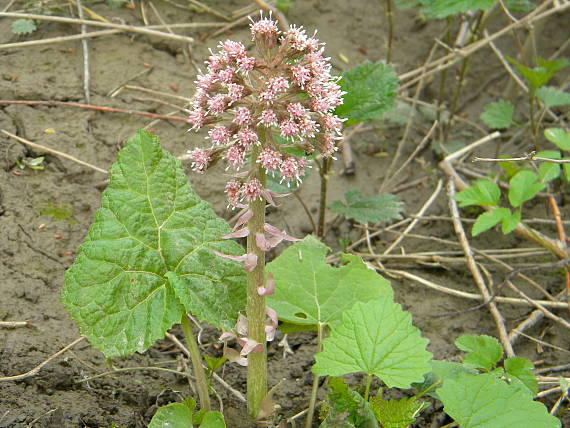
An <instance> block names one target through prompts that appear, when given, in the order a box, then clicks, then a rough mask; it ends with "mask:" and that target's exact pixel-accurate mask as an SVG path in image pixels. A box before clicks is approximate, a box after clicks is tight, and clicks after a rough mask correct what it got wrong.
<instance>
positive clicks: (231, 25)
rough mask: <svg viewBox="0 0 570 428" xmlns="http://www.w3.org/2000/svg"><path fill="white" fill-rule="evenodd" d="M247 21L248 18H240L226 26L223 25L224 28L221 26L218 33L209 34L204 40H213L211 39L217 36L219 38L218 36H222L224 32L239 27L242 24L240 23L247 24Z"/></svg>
mask: <svg viewBox="0 0 570 428" xmlns="http://www.w3.org/2000/svg"><path fill="white" fill-rule="evenodd" d="M247 21H248V17H247V16H242V17H241V18H239V19H236V20H235V21H233V22H230V23H229V24H227V25H224V26H223V27H222V28H220V29H219V30H218V31H215V32H214V33H212V34H210V35H209V36H208V37H206V40H207V39H211V38H213V37H217V36H219V35H220V34H223V33H225V32H226V31H228V30H231V29H232V28H234V27H236V26H238V25H240V24H242V23H244V22H247Z"/></svg>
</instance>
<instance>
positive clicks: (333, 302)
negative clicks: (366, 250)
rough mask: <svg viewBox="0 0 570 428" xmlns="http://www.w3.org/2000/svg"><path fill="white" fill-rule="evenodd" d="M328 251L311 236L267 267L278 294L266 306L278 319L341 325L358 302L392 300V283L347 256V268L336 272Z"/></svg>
mask: <svg viewBox="0 0 570 428" xmlns="http://www.w3.org/2000/svg"><path fill="white" fill-rule="evenodd" d="M328 251H329V248H328V247H327V246H326V245H324V244H323V243H321V242H320V241H318V240H317V239H316V238H314V237H312V236H310V235H309V236H307V237H306V238H305V239H304V240H303V241H301V242H298V243H296V244H295V245H292V246H290V247H289V248H287V249H286V250H285V251H284V252H283V253H282V254H281V255H280V256H279V257H277V258H276V259H275V260H273V261H272V262H271V263H269V264H268V265H267V271H268V272H271V273H272V274H273V276H274V278H275V294H273V295H272V296H269V297H268V298H267V304H268V305H269V306H270V307H271V308H273V309H275V310H276V311H277V313H278V314H279V318H280V319H282V320H285V321H288V322H291V323H294V324H304V325H317V324H331V323H333V322H335V321H337V322H338V321H340V319H341V317H342V312H343V311H344V310H345V309H348V308H350V307H351V306H352V305H353V304H354V303H356V302H367V301H369V300H371V299H376V298H378V297H381V296H389V297H390V298H391V297H392V288H391V287H390V283H389V282H388V281H387V280H385V279H384V278H382V277H381V276H380V275H378V274H377V273H376V272H375V271H374V270H372V269H370V268H369V267H368V266H367V265H366V264H365V263H364V262H363V261H362V259H361V258H360V257H356V256H353V255H348V254H346V255H344V257H343V260H344V261H345V262H348V264H346V265H344V266H342V267H340V268H334V267H332V266H331V265H329V264H327V263H326V262H325V256H326V255H327V253H328Z"/></svg>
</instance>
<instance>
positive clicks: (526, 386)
mask: <svg viewBox="0 0 570 428" xmlns="http://www.w3.org/2000/svg"><path fill="white" fill-rule="evenodd" d="M504 367H505V374H506V376H507V381H508V382H509V383H510V384H511V385H517V384H518V385H521V386H522V387H523V388H522V389H523V390H526V391H528V393H529V394H530V396H531V397H534V396H535V395H536V393H537V392H538V382H537V380H536V377H535V376H534V373H533V371H532V370H533V369H534V365H533V364H532V363H531V362H530V361H529V360H527V359H526V358H522V357H510V358H507V359H506V360H505V363H504Z"/></svg>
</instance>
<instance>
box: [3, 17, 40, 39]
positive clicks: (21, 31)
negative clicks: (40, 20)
mask: <svg viewBox="0 0 570 428" xmlns="http://www.w3.org/2000/svg"><path fill="white" fill-rule="evenodd" d="M10 28H11V29H12V33H14V34H17V35H19V36H22V35H26V34H32V33H33V32H34V31H36V30H37V28H38V27H37V26H36V23H35V22H34V21H32V20H31V19H16V20H15V21H14V22H12V26H11V27H10Z"/></svg>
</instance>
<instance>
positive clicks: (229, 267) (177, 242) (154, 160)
mask: <svg viewBox="0 0 570 428" xmlns="http://www.w3.org/2000/svg"><path fill="white" fill-rule="evenodd" d="M110 175H111V181H110V183H109V186H108V187H107V189H106V190H105V191H104V192H103V195H102V199H101V208H100V209H99V210H98V211H97V213H96V214H95V219H94V222H93V224H92V225H91V227H90V228H89V232H88V235H87V237H86V238H85V241H84V242H83V244H82V245H81V247H80V248H79V251H78V255H77V258H76V260H75V262H74V264H73V266H72V267H71V268H70V269H69V270H68V271H67V272H66V273H65V285H64V287H63V290H62V301H63V303H64V305H65V308H66V309H67V311H68V312H69V313H70V315H71V316H72V317H73V318H74V319H75V321H76V322H77V324H78V325H79V327H80V329H81V332H82V334H84V335H85V336H87V338H88V339H89V341H90V342H91V343H92V345H93V346H94V347H96V348H97V349H99V350H101V351H102V352H103V353H104V354H105V355H106V356H107V357H109V358H111V357H117V356H124V355H128V354H131V353H133V352H135V351H141V352H142V351H144V350H146V349H147V348H148V347H149V346H151V345H152V344H153V343H154V342H155V340H157V339H159V338H162V337H164V333H165V332H166V330H167V329H169V328H170V327H172V325H173V324H174V323H177V322H180V320H181V318H182V315H183V314H184V313H185V312H192V313H193V314H194V315H195V316H196V317H197V318H199V319H200V320H202V321H206V322H208V323H210V324H212V325H215V326H217V327H222V328H224V329H227V330H230V329H232V328H233V326H234V325H235V322H236V319H237V312H238V311H239V310H241V309H243V307H244V306H245V286H244V283H245V274H244V271H243V269H242V268H241V266H240V265H238V264H237V263H235V262H233V261H231V260H226V259H223V258H221V257H217V256H216V255H215V254H214V253H213V250H216V251H219V252H221V253H224V254H235V255H237V254H241V253H243V249H242V248H241V247H240V246H239V245H238V244H237V243H235V242H232V241H228V240H222V239H221V238H220V237H221V236H223V235H225V234H227V233H229V232H230V227H229V226H228V225H227V223H226V222H225V221H224V220H222V219H221V218H219V217H217V216H216V214H215V213H214V211H213V210H212V208H211V207H210V205H209V204H208V203H207V202H205V201H202V200H201V199H200V198H199V197H198V196H197V195H196V194H195V193H194V191H193V190H192V188H191V187H190V185H189V183H188V180H187V178H186V176H185V175H184V169H183V168H182V165H181V164H180V162H179V161H178V160H177V159H175V158H174V157H173V156H172V155H170V154H169V153H168V152H166V151H164V150H162V149H161V148H160V144H159V139H158V137H155V136H153V135H151V134H149V133H148V132H144V131H139V132H138V133H137V135H136V136H134V137H133V138H131V139H130V140H129V142H128V144H127V146H126V147H125V148H124V149H123V150H121V151H120V152H119V155H118V160H117V162H116V163H115V164H113V166H112V167H111V173H110Z"/></svg>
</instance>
